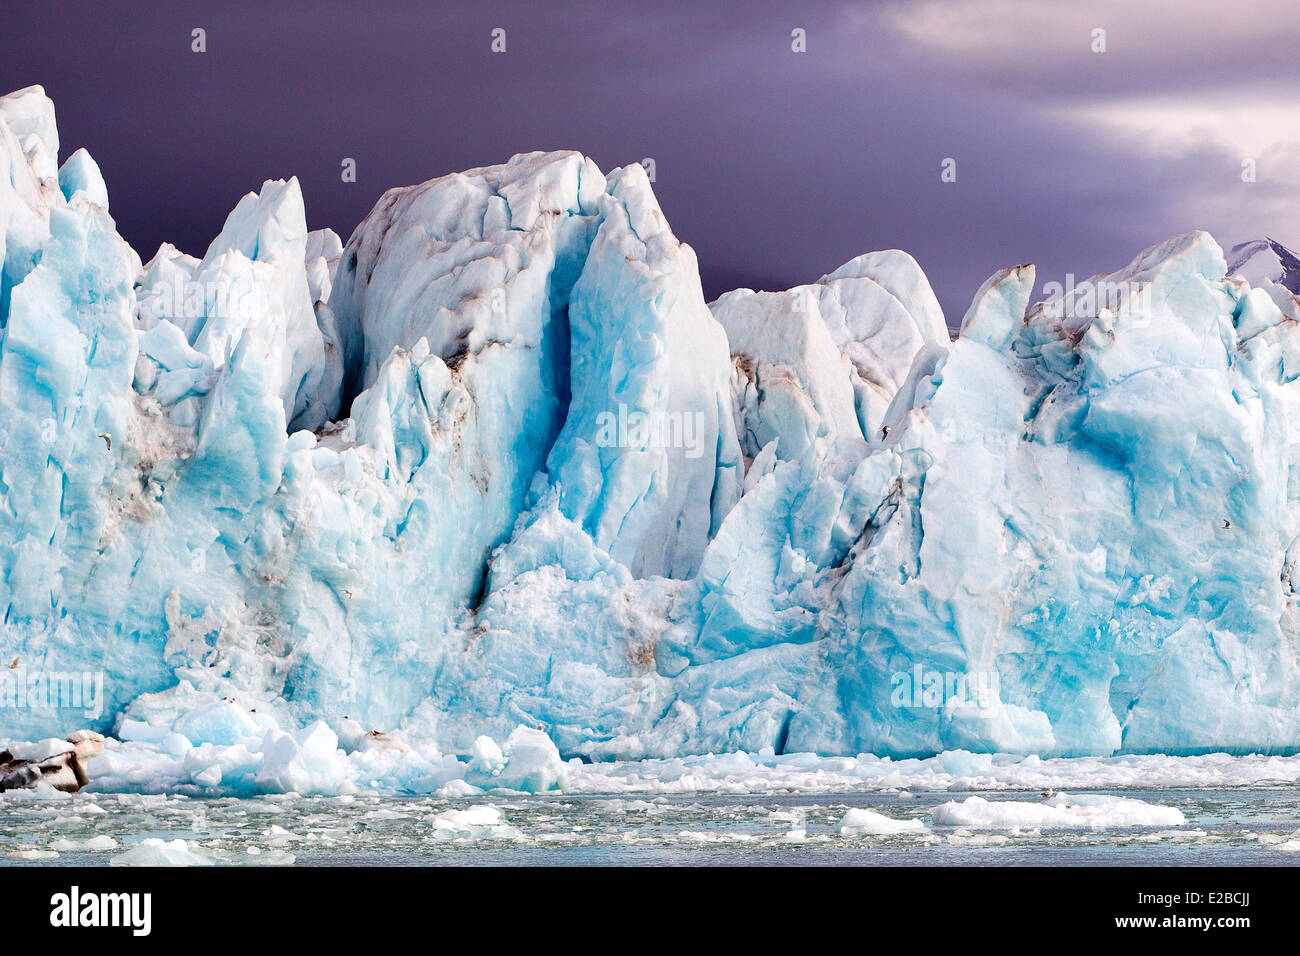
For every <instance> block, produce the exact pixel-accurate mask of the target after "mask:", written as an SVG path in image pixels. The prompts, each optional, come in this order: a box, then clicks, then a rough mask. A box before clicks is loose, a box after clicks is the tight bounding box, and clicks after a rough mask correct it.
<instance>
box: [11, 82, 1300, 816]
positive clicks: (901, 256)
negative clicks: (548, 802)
mask: <svg viewBox="0 0 1300 956" xmlns="http://www.w3.org/2000/svg"><path fill="white" fill-rule="evenodd" d="M58 149H59V144H58V134H57V130H56V126H55V122H54V111H53V105H52V103H51V102H50V101H49V100H48V98H46V97H45V95H44V93H43V91H41V89H40V88H39V87H32V88H29V89H27V90H23V91H19V92H18V93H14V94H10V95H9V96H8V97H4V98H3V99H0V164H3V167H2V168H0V254H2V255H3V272H2V274H0V403H3V408H4V412H5V413H4V415H3V418H2V419H0V604H2V605H3V607H4V613H3V625H2V629H0V650H2V651H3V655H4V657H5V658H6V660H5V661H4V663H6V664H7V663H8V662H9V659H11V658H12V659H13V662H14V665H15V667H13V668H0V691H3V692H4V693H3V694H0V696H5V695H7V697H6V698H5V699H6V701H7V702H8V703H10V704H14V705H19V706H7V707H5V708H4V709H3V722H4V729H5V734H6V736H7V737H13V738H18V739H23V738H26V739H32V740H36V739H40V738H44V737H49V736H62V735H63V734H65V733H66V732H67V731H68V730H70V729H73V726H81V725H85V726H90V727H93V728H95V729H98V730H101V731H104V732H106V733H108V734H110V735H113V740H112V741H110V743H111V744H112V746H111V747H110V750H109V753H108V754H107V755H106V756H105V757H104V758H101V759H103V760H104V761H106V762H108V763H111V762H112V761H113V760H114V759H118V760H123V759H125V758H124V757H123V755H124V754H135V755H136V758H138V759H140V760H145V759H146V758H145V757H144V756H141V755H143V754H146V753H147V754H152V755H153V756H152V757H150V758H148V759H150V760H152V759H154V758H156V759H157V761H161V762H162V763H165V764H166V767H165V768H163V769H162V770H159V771H158V772H159V773H161V774H162V775H163V776H162V778H159V779H167V780H171V781H172V782H173V784H175V785H179V783H180V781H181V779H182V777H183V778H184V780H185V781H187V782H188V783H191V784H195V785H201V784H202V783H203V782H204V781H213V782H216V781H227V782H228V781H229V780H231V779H233V780H235V781H238V783H237V784H236V785H235V786H236V789H239V788H242V787H244V786H245V785H247V786H249V787H253V788H257V787H263V788H268V789H293V788H295V787H298V786H305V787H306V788H307V789H309V790H311V789H316V790H323V791H329V790H331V789H336V788H337V787H340V786H343V783H344V781H346V780H353V781H355V780H362V781H363V783H364V781H365V780H366V779H371V778H367V776H366V775H367V773H370V771H369V770H358V769H357V768H356V767H353V766H352V765H351V763H352V762H354V761H365V760H370V761H378V762H383V761H397V762H401V761H403V760H405V761H407V762H408V763H412V764H415V763H419V762H420V761H424V762H426V763H427V764H428V769H427V770H426V771H419V772H423V773H425V777H423V778H422V781H423V783H422V785H423V786H425V787H426V789H427V788H434V789H436V787H438V786H443V785H446V783H447V782H448V781H451V780H452V779H463V778H464V776H465V773H466V772H468V771H465V770H464V769H463V768H464V767H467V766H470V765H472V764H473V762H474V761H475V760H478V761H480V763H482V765H483V766H484V767H487V766H489V765H491V764H492V760H491V759H489V757H490V756H491V755H489V757H484V756H482V755H481V754H479V755H478V756H476V755H475V753H476V748H477V750H479V751H487V750H491V749H492V748H495V750H496V751H498V752H500V751H501V750H502V748H501V747H498V746H497V745H496V744H491V747H488V746H487V745H486V744H483V743H482V740H485V739H486V740H488V741H489V742H490V741H492V740H496V741H502V742H506V741H508V740H511V739H514V738H513V737H512V734H516V733H517V731H516V728H519V727H523V728H524V730H525V732H528V731H532V730H536V731H540V732H543V733H544V734H545V735H546V736H547V737H549V739H550V740H551V741H553V742H554V745H555V747H554V748H552V749H554V750H555V751H556V753H555V754H550V753H549V752H548V753H547V754H546V755H545V757H544V759H543V758H536V759H533V758H529V759H525V760H522V761H521V763H520V766H527V767H532V766H533V764H534V763H537V762H538V760H540V763H541V765H543V766H545V767H550V768H551V769H550V770H546V771H544V772H542V776H541V777H539V778H538V779H537V780H536V781H534V782H533V783H534V784H536V785H539V786H543V785H544V786H553V785H556V783H557V782H558V779H559V777H558V774H559V770H558V769H556V768H561V767H563V766H567V764H565V763H564V761H565V760H567V759H568V758H573V757H582V758H584V759H588V758H589V759H597V760H600V759H611V758H619V759H637V758H665V759H667V758H676V757H682V756H685V755H690V754H704V753H710V752H713V753H723V752H730V751H748V752H750V753H760V752H765V751H768V752H773V753H774V754H778V755H779V754H782V753H786V754H790V753H795V752H800V751H809V752H817V753H821V754H824V755H834V754H844V755H852V754H859V753H874V754H877V755H880V756H882V757H883V756H891V755H892V756H895V757H906V756H913V755H927V754H934V753H939V752H943V751H953V750H964V751H973V752H994V751H997V752H1008V753H1020V754H1041V755H1106V754H1112V753H1115V752H1132V753H1149V752H1167V753H1174V754H1186V753H1204V752H1212V751H1228V752H1237V753H1248V752H1262V753H1284V752H1293V751H1295V750H1296V749H1297V748H1298V747H1300V710H1298V709H1297V702H1298V701H1300V697H1298V695H1297V691H1298V690H1300V687H1298V686H1297V678H1298V675H1297V667H1296V654H1295V650H1294V648H1295V638H1296V631H1297V623H1296V619H1295V614H1294V610H1293V608H1294V600H1295V592H1294V591H1293V581H1292V579H1293V568H1294V564H1295V561H1296V557H1297V554H1300V552H1298V551H1297V548H1296V541H1297V535H1298V533H1300V528H1298V527H1297V517H1298V516H1300V504H1298V502H1297V499H1300V481H1297V480H1296V477H1295V476H1296V475H1300V471H1293V469H1300V460H1297V457H1296V454H1295V448H1296V443H1295V441H1294V439H1293V429H1294V428H1295V427H1296V426H1295V425H1293V423H1295V422H1300V415H1297V414H1295V412H1296V408H1295V405H1296V402H1297V397H1298V396H1300V386H1296V385H1295V382H1294V380H1295V378H1296V376H1297V374H1300V353H1298V352H1297V347H1298V345H1300V336H1298V335H1297V333H1296V329H1297V322H1298V321H1300V303H1298V302H1297V300H1296V298H1295V297H1294V295H1293V294H1292V293H1291V291H1290V290H1289V289H1287V288H1286V286H1285V285H1283V284H1282V283H1281V282H1280V281H1279V282H1274V281H1272V280H1271V279H1270V278H1268V277H1263V278H1261V279H1260V280H1259V281H1258V282H1257V283H1256V284H1255V285H1254V286H1252V285H1249V284H1247V282H1246V281H1245V280H1243V279H1241V278H1239V277H1236V276H1227V275H1225V273H1226V272H1227V267H1226V264H1225V259H1224V255H1223V252H1222V251H1221V250H1220V248H1219V247H1218V245H1216V243H1215V242H1214V240H1213V239H1212V238H1211V237H1210V236H1209V235H1208V234H1206V233H1191V234H1188V235H1184V236H1180V237H1177V238H1175V239H1171V240H1169V241H1168V242H1165V243H1163V244H1161V245H1159V246H1155V247H1153V248H1151V249H1148V250H1146V251H1145V252H1143V253H1142V254H1141V255H1139V256H1138V257H1137V258H1136V259H1135V260H1134V261H1133V262H1132V263H1131V264H1129V265H1128V266H1127V267H1125V268H1124V269H1122V270H1120V271H1119V272H1117V273H1115V274H1113V275H1110V276H1102V277H1096V278H1095V279H1094V280H1093V281H1094V283H1096V284H1099V285H1101V286H1104V287H1109V286H1113V287H1116V288H1120V289H1122V290H1132V291H1133V295H1132V297H1131V299H1128V300H1126V301H1124V302H1122V303H1119V304H1118V306H1116V307H1114V308H1112V307H1110V306H1108V305H1103V304H1102V303H1100V302H1099V301H1096V300H1095V299H1089V298H1086V297H1085V300H1084V301H1082V302H1080V301H1078V300H1075V299H1074V298H1072V297H1068V296H1057V297H1056V298H1055V299H1052V300H1050V301H1047V302H1046V303H1038V304H1034V305H1031V297H1032V290H1033V286H1034V269H1033V267H1032V266H1019V267H1015V268H1011V269H1007V270H1003V271H1002V272H999V273H997V274H996V275H994V276H993V277H991V278H990V279H989V280H988V282H986V283H985V284H984V286H983V287H982V288H981V289H980V290H979V291H978V293H977V294H976V296H975V300H974V302H973V303H972V305H971V307H970V310H969V311H968V312H967V314H966V317H965V319H964V320H963V322H962V325H961V333H960V335H959V336H958V337H957V338H956V339H955V340H953V341H950V338H949V335H948V333H947V329H946V326H945V323H944V317H943V315H942V313H941V311H940V309H939V306H938V303H937V301H936V300H935V297H934V295H933V293H932V292H931V290H930V286H929V284H928V282H927V281H926V278H925V276H924V274H923V273H922V272H921V270H920V268H919V267H918V266H917V264H916V263H915V261H914V260H913V259H911V258H910V257H909V256H907V255H906V254H905V253H902V252H897V251H888V252H877V253H870V254H867V255H864V256H860V257H858V258H857V259H854V260H852V261H851V262H849V263H847V264H845V265H844V266H842V267H840V268H839V269H837V270H836V271H835V272H833V273H831V274H829V275H827V276H825V277H823V278H822V279H821V280H820V281H818V282H816V283H813V284H811V285H807V286H801V287H799V288H795V289H791V290H787V291H785V292H753V291H750V290H743V289H742V290H737V291H734V292H730V293H728V294H726V295H724V296H722V297H721V298H720V299H719V300H718V301H716V302H714V303H712V305H711V306H710V305H708V304H706V303H705V301H704V297H703V294H702V292H701V287H700V281H699V276H698V270H697V265H696V260H695V255H694V253H693V251H692V250H691V249H690V247H689V246H687V245H685V244H683V243H680V242H678V241H677V239H676V238H675V237H674V235H673V233H672V232H671V230H670V229H669V227H668V224H667V222H666V221H665V219H664V216H663V214H662V212H661V211H660V209H659V207H658V205H657V203H656V201H655V198H654V195H653V193H652V190H651V188H650V184H649V182H648V181H647V179H646V176H645V174H644V172H643V171H642V170H641V168H640V167H639V166H635V165H633V166H628V167H625V168H622V169H616V170H613V171H611V172H609V173H607V174H606V173H602V172H601V171H600V170H599V169H597V168H596V166H595V165H594V164H593V163H592V162H591V161H590V160H589V159H585V158H584V157H582V156H581V155H579V154H578V153H574V152H556V153H532V154H527V155H521V156H516V157H514V158H513V159H511V160H510V161H509V162H507V163H505V164H503V165H499V166H490V167H484V168H480V169H473V170H468V171H466V172H464V173H458V174H453V175H450V176H444V177H442V178H440V179H435V180H432V181H430V182H427V183H423V184H421V185H418V186H412V187H409V188H402V189H393V190H390V191H389V192H387V193H385V194H384V196H383V197H382V198H381V199H380V201H379V202H378V204H377V205H376V206H375V208H374V210H373V211H372V212H371V213H370V215H369V216H368V217H367V218H366V219H365V220H364V221H363V222H362V223H361V225H360V226H359V227H358V228H357V230H356V232H355V233H354V234H353V236H352V237H351V238H350V239H349V240H348V242H347V243H346V244H344V243H342V242H341V241H340V240H339V237H337V236H336V235H334V234H333V233H332V232H330V231H329V230H322V231H317V232H310V231H308V229H307V225H306V216H305V207H304V204H303V197H302V195H301V192H300V190H299V186H298V183H297V181H296V180H292V179H291V180H289V181H288V182H282V181H281V182H268V183H266V184H265V185H264V186H263V187H262V189H261V191H260V193H258V194H256V195H254V194H249V195H248V196H245V197H244V198H243V199H242V200H240V201H239V203H238V204H237V205H236V207H235V209H234V211H233V212H232V213H231V214H230V216H229V218H228V219H227V221H226V223H225V226H224V227H223V229H222V230H221V233H220V234H219V235H218V236H217V238H216V239H214V240H213V242H212V244H211V246H209V248H208V249H207V250H206V252H205V253H204V254H203V256H202V257H201V258H196V257H194V256H190V255H186V254H184V253H182V252H180V251H179V250H177V249H175V248H173V247H171V246H166V245H164V246H163V247H162V248H161V249H159V250H158V253H157V254H156V255H155V256H154V258H153V259H152V260H151V261H150V262H148V263H142V262H141V260H140V258H139V257H138V256H137V255H136V253H135V252H134V251H133V250H132V249H131V248H130V247H129V246H128V245H127V244H126V243H125V242H124V241H123V240H122V239H121V237H120V236H119V235H118V234H117V232H116V229H115V226H114V223H113V220H112V218H111V216H110V214H109V206H108V191H107V188H106V186H105V184H104V181H103V178H102V176H101V175H100V173H99V170H98V167H97V166H96V165H95V163H94V161H93V160H92V159H91V158H90V156H89V155H88V154H87V153H86V152H85V151H84V150H78V151H77V152H75V153H73V154H72V155H71V156H70V157H69V158H68V159H67V160H66V161H65V162H64V163H63V165H62V166H61V167H59V166H58V165H57V155H58ZM1279 278H1280V277H1279ZM60 675H62V676H63V677H65V678H70V677H77V676H90V675H99V676H100V677H101V678H102V685H101V686H100V687H99V688H98V689H97V690H96V692H95V694H94V695H93V696H94V698H95V699H94V701H93V706H91V704H92V702H91V701H90V699H89V698H90V696H92V695H90V694H89V692H87V694H86V695H84V696H86V698H87V699H86V700H82V701H80V703H81V704H82V705H83V707H82V709H81V710H72V709H69V708H68V707H66V706H64V707H58V706H53V707H46V706H23V705H25V704H28V703H30V702H31V700H33V699H35V700H37V701H38V703H42V702H43V703H50V702H51V701H50V699H49V690H50V687H51V686H52V685H51V683H50V681H51V680H52V679H53V678H54V677H58V676H60ZM40 678H44V679H46V681H47V683H46V686H45V696H43V697H42V696H41V694H39V693H34V694H31V695H28V694H25V693H24V692H25V691H29V690H31V681H32V680H33V679H40ZM973 686H978V687H979V688H980V691H981V693H979V694H978V695H970V694H965V695H963V694H961V693H959V692H958V691H960V690H961V688H963V687H967V688H969V687H973ZM936 689H937V690H936ZM931 691H936V692H937V696H934V695H932V694H931V693H930V692H931ZM55 703H58V702H55ZM64 703H66V702H64ZM231 708H236V709H237V711H238V713H239V714H241V715H242V716H240V717H236V716H232V714H233V711H231ZM223 721H225V722H226V723H227V724H229V726H226V727H225V730H222V729H221V728H222V727H223V726H225V725H223ZM205 722H209V723H210V724H211V726H206V725H205ZM201 726H202V727H203V729H195V728H196V727H201ZM214 728H215V729H214ZM358 728H359V729H360V730H358ZM371 729H374V730H379V731H384V732H391V733H392V735H393V736H392V737H391V738H388V739H390V740H394V741H397V742H398V743H400V745H401V747H405V748H407V749H406V750H405V751H403V750H401V749H400V747H398V746H397V744H393V746H392V747H391V748H389V749H384V748H378V749H371V750H363V749H361V743H362V740H363V739H364V732H365V731H366V730H371ZM520 746H523V744H520ZM204 748H207V750H206V751H204ZM421 748H423V749H421ZM542 749H544V748H542ZM200 752H204V753H205V754H206V756H197V755H198V754H199V753H200ZM417 752H418V753H419V754H420V756H419V759H418V760H417V759H416V757H412V756H410V755H411V754H413V753H417ZM444 754H446V755H458V756H459V759H458V758H457V757H446V758H444V756H443V755H444ZM115 755H116V756H115ZM368 755H369V756H368ZM506 758H507V755H505V754H503V753H502V754H501V755H500V759H499V760H498V761H497V765H498V769H500V768H501V767H505V766H508V764H509V761H508V759H506ZM444 759H447V760H452V761H454V762H455V763H457V765H458V766H457V767H452V766H450V765H447V766H446V767H444V768H443V769H444V770H445V771H446V773H448V774H449V776H448V777H447V779H446V780H444V781H441V782H438V779H437V778H438V776H439V774H440V773H442V772H443V771H440V770H438V769H437V767H438V766H441V764H439V763H438V761H440V760H444ZM167 761H171V762H172V763H176V762H178V761H179V767H180V769H176V768H175V767H173V766H172V763H167ZM205 761H206V762H205ZM160 766H161V764H160ZM304 768H305V769H304ZM173 771H175V772H174V773H173ZM119 772H120V776H121V779H122V780H129V773H130V772H129V770H128V769H123V767H122V766H117V765H114V769H113V770H112V771H111V772H110V776H113V775H114V774H119ZM415 772H416V771H412V772H411V773H415ZM480 772H481V773H484V774H488V775H490V770H483V771H480ZM150 773H152V771H147V770H142V771H141V777H140V779H141V780H145V779H154V778H153V777H150V776H149V775H150ZM385 773H387V771H386V770H383V769H382V768H380V769H378V770H375V771H374V775H372V778H373V779H380V778H383V777H384V774H385ZM394 773H397V772H396V771H394ZM548 774H549V775H550V776H549V777H548V776H547V775H548ZM169 775H171V776H169ZM397 775H398V776H399V777H400V776H401V774H400V773H398V774H397ZM408 776H409V775H408ZM551 778H554V779H551ZM115 779H117V777H115ZM321 781H324V782H323V783H322V782H321ZM406 782H407V783H410V780H407V781H406Z"/></svg>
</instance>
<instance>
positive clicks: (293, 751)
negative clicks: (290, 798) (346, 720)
mask: <svg viewBox="0 0 1300 956" xmlns="http://www.w3.org/2000/svg"><path fill="white" fill-rule="evenodd" d="M338 743H339V741H338V737H336V736H335V735H334V731H332V730H330V729H329V727H328V726H327V725H326V724H325V723H324V721H319V720H318V721H315V722H314V723H312V724H310V725H308V726H307V727H305V728H304V729H303V730H300V731H298V732H297V733H293V734H288V733H284V732H282V731H274V730H273V731H269V732H268V734H267V740H266V743H265V744H264V745H263V749H262V753H263V757H262V769H261V770H260V771H258V774H257V785H258V786H259V787H261V788H263V789H265V790H268V791H270V792H273V793H289V792H292V793H299V794H303V795H308V794H321V795H325V796H333V795H334V794H337V793H339V792H340V789H341V788H342V786H343V784H344V782H345V781H346V780H347V778H348V770H347V762H346V759H345V756H344V753H343V751H342V750H340V749H339V747H338Z"/></svg>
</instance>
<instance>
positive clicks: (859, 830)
mask: <svg viewBox="0 0 1300 956" xmlns="http://www.w3.org/2000/svg"><path fill="white" fill-rule="evenodd" d="M924 831H925V824H924V823H923V822H922V821H920V820H911V819H908V820H897V819H895V818H893V817H887V816H885V815H884V814H883V813H877V812H876V811H875V810H867V809H865V808H863V807H853V808H851V809H850V810H849V811H848V812H847V813H845V814H844V818H843V819H842V820H840V833H841V834H843V835H844V836H892V835H894V834H897V833H923V832H924Z"/></svg>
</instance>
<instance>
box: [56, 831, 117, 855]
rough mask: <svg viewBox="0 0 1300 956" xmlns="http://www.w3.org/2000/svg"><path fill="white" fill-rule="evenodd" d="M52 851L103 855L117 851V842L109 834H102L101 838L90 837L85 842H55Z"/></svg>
mask: <svg viewBox="0 0 1300 956" xmlns="http://www.w3.org/2000/svg"><path fill="white" fill-rule="evenodd" d="M50 849H51V850H57V851H58V852H60V853H77V852H93V853H102V852H104V851H105V850H115V849H117V841H116V840H114V839H113V838H112V837H111V836H109V835H108V834H106V833H101V834H100V835H99V836H93V837H89V838H87V839H85V840H55V841H54V842H53V843H51V844H50Z"/></svg>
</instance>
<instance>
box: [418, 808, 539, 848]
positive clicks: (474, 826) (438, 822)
mask: <svg viewBox="0 0 1300 956" xmlns="http://www.w3.org/2000/svg"><path fill="white" fill-rule="evenodd" d="M429 823H430V825H431V826H432V828H433V832H432V837H433V839H435V840H519V839H522V838H523V834H522V833H521V832H520V831H519V830H517V829H516V828H515V827H513V826H511V825H510V824H508V823H507V822H506V821H505V816H504V815H503V814H502V812H501V810H500V809H498V808H497V807H494V806H491V805H489V804H480V805H478V806H473V807H469V808H468V809H466V810H445V811H443V812H442V813H439V814H438V815H437V816H434V817H432V818H431V819H430V820H429Z"/></svg>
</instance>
